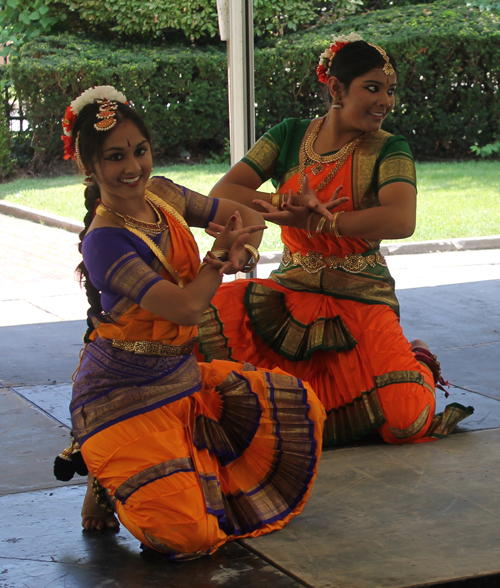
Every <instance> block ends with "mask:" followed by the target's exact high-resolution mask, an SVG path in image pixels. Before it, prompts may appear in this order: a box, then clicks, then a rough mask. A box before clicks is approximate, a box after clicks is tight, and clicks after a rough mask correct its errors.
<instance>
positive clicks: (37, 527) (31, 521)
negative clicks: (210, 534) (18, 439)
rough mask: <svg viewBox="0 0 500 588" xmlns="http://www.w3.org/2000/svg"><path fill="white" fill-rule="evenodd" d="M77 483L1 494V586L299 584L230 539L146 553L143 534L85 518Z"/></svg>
mask: <svg viewBox="0 0 500 588" xmlns="http://www.w3.org/2000/svg"><path fill="white" fill-rule="evenodd" d="M84 493H85V489H84V488H82V487H78V486H69V487H65V488H56V489H53V490H48V491H41V492H40V491H39V492H28V493H24V494H13V495H8V496H3V497H0V509H1V510H2V512H4V513H6V512H8V513H9V516H8V517H4V518H3V521H2V525H1V527H0V545H1V556H0V586H1V587H2V588H35V587H37V588H41V587H43V586H50V587H51V588H90V587H95V588H145V587H146V586H147V587H149V586H151V587H154V586H158V587H162V588H166V587H168V588H186V587H187V586H193V587H197V588H234V587H235V586H238V587H239V588H269V587H270V586H272V587H273V588H274V587H276V588H300V587H301V586H303V584H301V583H299V582H297V581H295V580H294V579H293V578H291V577H289V576H288V575H287V574H285V573H283V572H282V571H280V570H279V569H277V568H276V567H275V566H273V565H270V564H269V563H268V562H267V561H265V560H264V559H262V558H260V557H258V556H256V555H255V554H254V553H252V552H251V551H249V550H248V549H246V548H245V547H244V546H242V545H239V544H238V543H236V542H232V543H230V544H228V545H225V546H223V547H222V548H221V549H220V550H219V551H218V552H217V553H215V554H214V555H213V556H211V557H204V558H200V559H198V560H194V561H188V562H182V563H180V562H178V563H172V562H168V561H165V560H164V559H163V558H158V559H157V558H154V559H152V560H151V559H146V558H144V557H142V556H141V555H140V549H139V542H138V541H137V539H135V538H134V537H132V535H130V533H129V532H128V531H127V530H126V529H124V528H121V529H120V530H119V531H118V532H112V531H108V532H101V533H99V532H96V533H92V532H90V533H89V532H86V531H83V530H82V529H81V526H80V508H81V504H82V501H83V496H84Z"/></svg>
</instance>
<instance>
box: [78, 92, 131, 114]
mask: <svg viewBox="0 0 500 588" xmlns="http://www.w3.org/2000/svg"><path fill="white" fill-rule="evenodd" d="M105 98H106V99H107V100H113V101H115V102H123V103H126V102H127V97H126V96H125V94H122V93H121V92H119V91H118V90H117V89H116V88H114V87H113V86H94V87H93V88H89V89H88V90H85V92H83V94H80V96H78V98H75V99H74V100H73V102H72V103H71V104H70V106H71V109H72V110H73V112H74V113H75V114H78V113H79V112H80V110H81V109H82V108H83V107H84V106H86V105H87V104H92V102H94V101H95V100H104V99H105Z"/></svg>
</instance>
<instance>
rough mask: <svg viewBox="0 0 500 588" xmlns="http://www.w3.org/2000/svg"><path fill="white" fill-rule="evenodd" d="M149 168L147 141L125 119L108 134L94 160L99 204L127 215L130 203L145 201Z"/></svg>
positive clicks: (149, 154)
mask: <svg viewBox="0 0 500 588" xmlns="http://www.w3.org/2000/svg"><path fill="white" fill-rule="evenodd" d="M152 167H153V158H152V155H151V146H150V144H149V142H148V140H147V139H146V138H145V137H144V136H143V135H142V134H141V132H140V131H139V129H138V128H137V126H136V125H135V124H134V123H133V122H132V121H131V120H129V119H124V120H123V121H122V122H120V123H119V124H118V125H117V127H116V128H115V129H113V130H112V131H110V132H109V135H108V136H107V137H106V139H105V141H104V143H103V145H102V148H101V153H100V156H99V158H98V159H96V160H95V161H94V166H93V168H94V169H93V171H94V175H95V177H96V179H97V182H98V184H99V188H100V190H101V199H102V202H103V203H104V204H105V205H106V206H109V207H110V208H113V209H114V210H117V211H118V212H122V213H125V214H128V212H127V209H128V208H129V205H130V203H131V202H136V201H137V200H141V199H142V198H144V193H145V189H146V183H147V181H148V179H149V176H150V174H151V170H152Z"/></svg>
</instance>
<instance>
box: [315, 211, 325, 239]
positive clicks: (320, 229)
mask: <svg viewBox="0 0 500 588" xmlns="http://www.w3.org/2000/svg"><path fill="white" fill-rule="evenodd" d="M325 223H326V216H322V217H321V218H320V219H319V222H318V226H317V227H316V234H315V235H314V236H315V237H316V235H320V234H321V233H322V232H323V227H324V226H325Z"/></svg>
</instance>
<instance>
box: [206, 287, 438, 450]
mask: <svg viewBox="0 0 500 588" xmlns="http://www.w3.org/2000/svg"><path fill="white" fill-rule="evenodd" d="M252 281H254V282H261V283H264V284H266V286H269V287H271V288H274V289H275V290H279V291H281V292H285V293H286V294H287V297H286V303H287V309H288V310H289V311H290V312H291V313H292V315H293V316H294V318H295V319H297V320H298V321H300V322H303V323H305V324H310V323H311V322H313V321H314V320H316V319H317V318H318V317H331V316H337V315H340V316H341V317H342V319H343V320H344V322H345V323H346V325H347V327H348V329H349V330H350V331H351V333H352V334H353V335H354V337H355V339H356V341H357V344H356V347H355V348H354V349H352V350H351V351H343V352H340V353H337V352H336V351H322V350H318V351H315V352H314V354H313V356H312V357H311V359H309V360H307V361H299V362H296V361H291V360H289V359H286V358H285V357H283V356H281V355H279V354H278V353H277V352H276V351H274V350H273V349H271V348H270V347H269V346H268V345H266V344H265V343H264V342H263V341H262V339H261V338H260V337H259V335H257V334H256V333H255V331H254V329H253V326H252V324H251V322H250V320H249V319H248V316H247V312H246V308H245V304H244V297H245V289H246V286H247V284H248V282H247V280H236V281H235V282H232V283H229V284H223V285H222V286H221V287H220V288H219V291H218V292H217V295H216V297H215V299H214V301H213V303H214V305H215V306H216V307H217V311H218V314H219V317H220V320H221V321H222V323H223V326H224V336H225V337H226V338H227V345H228V346H229V347H230V348H231V352H232V359H234V360H235V361H239V362H241V361H247V362H249V363H251V364H253V365H256V366H259V368H267V369H272V368H273V367H276V366H278V367H279V368H281V369H282V370H284V371H286V372H287V373H289V374H293V375H294V376H296V377H298V378H300V379H302V380H305V381H307V382H309V384H310V385H311V386H312V388H313V390H314V391H315V392H316V394H317V395H318V397H319V399H320V400H321V402H322V403H323V406H324V407H325V409H326V411H327V414H329V413H330V412H331V411H332V410H334V409H338V408H339V407H342V406H345V405H347V404H349V403H352V402H353V400H354V398H357V397H359V396H360V395H361V394H362V392H365V391H369V390H371V389H372V388H373V387H374V377H375V376H382V375H383V374H386V373H389V372H394V371H405V370H411V371H417V372H419V373H420V374H422V375H423V376H424V379H425V381H426V382H427V383H428V385H429V387H430V390H429V389H428V388H427V387H425V386H423V385H417V384H415V383H398V384H393V385H391V386H385V387H383V388H380V389H379V390H378V391H377V394H378V398H379V402H380V404H381V406H382V410H383V413H384V417H385V420H386V423H385V424H384V425H383V426H382V427H381V428H380V429H379V432H380V433H381V435H382V436H383V438H384V439H385V441H387V442H388V443H397V444H399V443H412V442H415V441H417V440H419V439H421V438H422V437H423V436H424V435H425V433H426V431H427V429H428V428H429V426H430V424H431V422H432V417H433V416H434V412H435V396H434V394H433V392H432V391H433V390H434V380H433V378H432V374H431V372H430V370H429V368H428V367H427V366H425V365H423V364H421V363H420V362H418V361H417V360H416V359H415V356H414V354H413V353H412V351H411V346H410V344H409V342H408V341H407V339H406V338H405V336H404V335H403V332H402V329H401V326H400V325H399V321H398V318H397V316H396V314H395V313H394V312H393V311H392V310H391V309H390V308H389V307H387V306H383V305H368V304H363V303H360V302H353V301H351V300H340V299H335V298H333V297H331V296H325V295H322V294H311V293H308V292H294V291H290V290H288V289H287V288H284V287H282V286H280V285H279V284H276V283H274V282H273V281H272V280H252ZM427 406H429V408H430V410H429V417H428V419H427V421H426V424H425V426H424V427H423V428H422V429H421V430H420V431H419V432H418V433H417V434H415V435H412V436H411V437H408V438H406V439H404V440H401V439H396V438H395V437H394V435H393V434H392V433H391V431H390V429H389V427H395V428H398V429H406V428H407V427H409V426H410V425H411V424H412V423H413V422H414V421H415V419H416V418H417V417H418V416H419V415H420V414H421V412H422V411H423V410H424V409H425V408H426V407H427ZM330 426H331V424H330V423H329V421H328V419H327V422H326V424H325V441H326V444H327V445H328V438H329V437H330V429H329V427H330ZM426 440H427V439H426ZM429 440H430V439H429Z"/></svg>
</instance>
